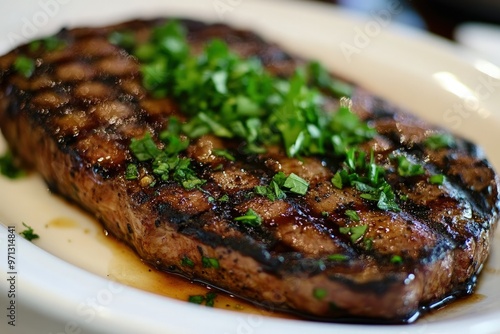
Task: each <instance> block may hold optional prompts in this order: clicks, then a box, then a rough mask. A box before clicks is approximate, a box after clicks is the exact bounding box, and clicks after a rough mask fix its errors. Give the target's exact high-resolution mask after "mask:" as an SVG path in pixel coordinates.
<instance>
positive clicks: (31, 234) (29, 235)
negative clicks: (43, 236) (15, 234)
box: [19, 223, 40, 241]
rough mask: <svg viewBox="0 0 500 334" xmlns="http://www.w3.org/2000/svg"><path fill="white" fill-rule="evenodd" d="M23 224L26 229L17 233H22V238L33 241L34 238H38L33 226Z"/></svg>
mask: <svg viewBox="0 0 500 334" xmlns="http://www.w3.org/2000/svg"><path fill="white" fill-rule="evenodd" d="M23 226H24V227H26V229H25V230H23V231H21V232H19V234H20V235H22V236H23V237H24V239H26V240H28V241H33V240H35V239H38V238H40V236H39V235H38V234H36V233H35V231H34V230H33V228H32V227H31V226H28V225H26V224H25V223H23Z"/></svg>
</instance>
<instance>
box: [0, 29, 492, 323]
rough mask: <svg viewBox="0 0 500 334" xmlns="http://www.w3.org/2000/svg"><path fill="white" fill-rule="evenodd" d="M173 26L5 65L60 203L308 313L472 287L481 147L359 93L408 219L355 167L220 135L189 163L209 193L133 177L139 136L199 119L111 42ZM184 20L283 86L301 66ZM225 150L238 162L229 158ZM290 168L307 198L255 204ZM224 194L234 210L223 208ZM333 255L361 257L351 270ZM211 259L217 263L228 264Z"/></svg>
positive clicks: (252, 295)
mask: <svg viewBox="0 0 500 334" xmlns="http://www.w3.org/2000/svg"><path fill="white" fill-rule="evenodd" d="M161 22H162V20H154V21H132V22H127V23H124V24H120V25H116V26H110V27H104V28H80V29H72V30H62V31H61V32H60V33H59V34H58V37H60V38H61V39H63V40H64V41H65V42H66V46H65V47H64V48H61V49H57V50H52V51H48V50H45V49H44V48H43V47H42V48H37V49H35V50H34V49H33V48H30V46H29V45H25V46H21V47H19V48H17V49H15V50H13V51H12V52H10V53H8V54H7V55H5V56H3V57H1V58H0V126H1V130H2V133H3V135H4V136H5V138H6V140H7V142H8V143H9V146H10V148H11V150H12V151H13V152H14V153H15V154H16V155H17V156H18V157H20V159H21V160H22V161H23V162H24V163H25V164H26V165H28V166H32V167H34V168H35V169H36V170H37V171H39V172H40V174H41V175H42V177H43V178H44V180H45V181H46V182H47V184H48V185H49V187H50V189H51V190H52V191H54V192H55V193H58V194H61V195H62V196H64V197H66V198H68V199H70V200H71V201H74V202H76V203H77V204H79V205H80V206H82V207H83V208H85V209H86V210H88V211H90V212H91V213H93V214H94V215H95V216H96V217H97V218H98V219H99V220H100V221H101V222H102V223H103V224H104V226H105V228H106V229H107V230H108V231H109V232H110V233H112V234H113V235H115V236H116V237H117V238H118V239H120V240H123V241H124V242H126V243H127V244H129V245H130V246H131V247H132V248H133V249H135V250H136V251H137V253H138V254H139V256H140V257H141V258H142V259H144V260H145V261H147V262H149V263H151V264H152V265H154V266H156V267H158V268H161V269H163V270H166V271H173V272H177V273H180V274H182V275H184V276H186V277H188V278H190V279H193V280H198V281H202V282H205V283H208V284H210V285H213V286H216V287H218V288H220V289H223V290H227V291H229V292H231V293H233V294H235V295H238V296H241V297H243V298H247V299H250V300H252V301H255V302H257V303H262V304H265V305H268V306H270V307H272V308H276V309H284V310H290V311H294V312H297V313H299V314H302V315H304V316H306V317H314V318H321V319H325V320H342V319H343V320H345V319H363V320H365V321H408V320H410V319H414V318H415V315H417V314H418V312H419V311H420V310H421V309H422V307H429V306H430V305H433V304H435V303H437V302H439V301H441V300H443V299H444V298H445V297H449V296H458V295H462V294H465V293H470V292H471V291H472V288H473V286H474V283H475V277H476V275H477V274H478V273H479V271H480V269H481V266H482V265H483V263H484V262H485V260H486V258H487V256H488V252H489V249H490V240H491V236H492V232H493V227H494V226H495V222H496V219H497V215H498V209H499V197H498V182H497V176H496V174H495V172H494V171H493V169H492V167H491V166H490V165H489V163H488V162H487V161H486V160H485V158H484V157H482V156H481V154H480V153H479V150H478V149H477V147H476V146H475V145H474V144H472V143H470V142H468V141H466V140H463V139H460V138H456V143H457V145H456V146H455V147H454V148H449V149H439V150H430V149H428V148H427V147H426V146H425V145H424V144H423V142H424V140H425V139H426V138H427V137H428V136H429V134H431V133H444V131H443V130H440V129H437V128H434V127H432V126H430V125H429V124H426V123H425V122H423V121H421V120H419V119H417V118H415V117H413V116H410V115H408V114H407V113H405V112H403V111H401V110H398V109H397V108H395V107H393V106H392V105H391V104H389V103H387V102H384V101H382V100H381V99H378V98H376V97H373V96H372V95H370V94H368V93H366V92H365V91H363V90H362V89H357V90H356V92H355V94H354V96H353V110H354V112H355V113H357V114H358V115H359V116H360V117H361V118H363V119H365V120H367V121H368V122H369V123H370V124H371V125H372V126H373V127H375V128H376V130H377V131H378V135H377V136H376V137H375V138H374V139H372V140H371V141H370V142H368V143H366V144H363V149H364V150H366V151H369V150H370V149H373V150H374V152H375V158H376V160H377V162H378V163H380V164H381V165H383V166H386V167H387V168H388V170H389V173H388V174H387V179H388V182H389V183H390V184H391V185H392V187H393V189H394V190H395V192H396V193H397V194H406V195H407V198H406V199H405V200H404V201H403V200H401V201H400V202H399V203H398V204H399V205H400V207H401V209H402V210H401V212H392V211H382V210H380V209H378V208H377V207H376V205H375V204H373V203H372V202H370V201H367V200H364V199H362V198H361V197H360V196H359V194H360V192H359V191H357V190H356V189H354V188H345V189H342V190H341V189H337V188H336V187H335V186H333V185H332V183H331V181H330V180H331V178H332V177H333V175H334V174H335V172H336V171H337V170H338V169H339V168H340V161H332V160H331V159H327V158H323V157H308V158H304V159H301V160H299V159H293V158H288V157H287V156H286V154H285V153H284V152H283V151H282V150H281V149H279V148H273V147H271V148H269V150H268V152H267V153H265V154H260V155H246V154H243V153H242V151H241V149H240V148H241V145H242V144H243V143H233V142H227V141H224V140H222V139H219V138H215V137H212V136H204V137H201V138H199V139H197V140H195V141H193V142H192V143H191V144H190V146H189V148H188V150H187V151H186V153H185V154H186V156H187V157H189V158H191V159H192V160H193V161H194V168H195V171H196V173H197V174H198V175H199V176H200V177H202V178H203V179H205V180H208V182H207V183H206V184H205V185H204V186H203V187H202V189H194V190H186V189H184V188H183V187H182V186H181V185H179V184H177V183H176V182H174V181H167V182H160V183H158V184H157V185H155V186H154V187H150V186H149V184H148V183H147V182H145V181H147V173H148V171H147V168H146V166H142V167H144V168H142V167H141V168H140V172H141V177H140V178H139V180H127V179H126V178H125V176H124V175H125V168H126V165H127V164H128V163H130V162H132V161H135V160H134V159H135V158H134V157H133V156H132V154H131V152H130V149H129V145H130V142H131V139H132V138H139V137H142V136H143V135H144V134H145V133H146V132H150V133H152V134H153V137H154V138H157V136H158V134H159V132H160V131H161V130H162V129H164V128H165V127H166V123H167V120H168V118H169V117H170V116H173V115H175V116H177V117H179V118H181V119H183V118H184V117H185V116H183V115H182V114H181V113H180V111H179V108H178V107H177V106H176V103H175V102H174V101H172V100H171V99H168V98H166V99H155V98H153V97H152V96H150V95H149V94H148V92H147V91H146V90H145V89H144V88H143V86H142V84H141V75H140V71H139V64H138V62H137V60H136V59H135V58H134V57H133V56H131V55H130V54H128V53H127V52H126V51H125V50H123V49H121V48H119V47H118V46H115V45H113V44H111V43H110V42H108V35H109V33H111V32H113V31H116V30H122V29H127V30H131V31H134V32H135V34H136V36H137V38H147V35H148V32H149V31H150V29H151V28H152V27H153V26H156V25H158V24H160V23H161ZM183 23H184V24H185V26H186V27H187V30H188V38H189V41H190V43H191V44H192V45H193V48H194V49H195V50H196V49H200V48H201V47H202V45H203V44H204V43H205V42H206V41H207V40H208V39H211V38H214V37H216V38H221V39H223V40H225V41H227V43H228V44H229V45H230V47H231V48H232V49H233V50H235V51H236V52H237V53H239V54H241V55H243V56H250V55H256V56H258V57H259V58H260V59H261V60H262V62H263V63H264V64H265V66H266V68H267V69H268V70H269V71H272V72H274V73H276V74H279V75H282V76H287V75H290V74H291V73H292V72H293V70H294V68H295V67H296V65H297V64H298V63H300V60H298V59H296V58H294V57H292V56H290V55H288V54H287V53H285V52H284V51H282V50H281V49H279V48H278V47H277V46H276V45H274V44H269V43H267V42H265V41H263V40H262V39H261V38H259V37H258V36H256V35H255V34H253V33H251V32H248V31H241V30H235V29H232V28H230V27H227V26H225V25H221V24H213V25H207V24H204V23H200V22H194V21H189V20H185V21H183ZM19 55H27V56H29V57H30V58H33V59H36V68H35V70H34V73H33V75H32V76H31V77H30V78H29V79H27V78H26V77H24V76H23V75H22V74H20V73H18V72H16V71H15V70H13V63H14V62H15V59H16V58H17V57H18V56H19ZM217 148H226V149H228V150H229V151H230V152H231V153H232V154H233V155H234V156H235V157H236V160H235V161H230V160H228V159H226V158H224V157H221V156H217V155H215V154H214V149H217ZM392 153H398V154H403V155H405V156H407V157H409V158H411V159H412V161H417V162H419V163H421V164H422V165H423V166H424V168H425V170H426V175H423V176H414V177H410V178H402V177H400V176H398V174H397V173H396V172H395V166H393V162H392V160H391V159H389V156H390V155H391V154H392ZM278 171H283V172H285V173H286V174H289V173H292V172H293V173H295V174H297V175H299V176H300V177H302V178H304V179H306V180H307V181H309V183H310V186H309V191H308V192H307V194H306V195H305V196H289V197H287V198H286V199H284V200H276V201H270V200H269V199H267V198H266V197H259V196H255V195H254V194H253V189H254V187H255V186H257V185H263V184H268V182H269V180H270V179H271V178H272V176H273V175H274V174H275V173H276V172H278ZM429 173H433V174H435V173H442V174H445V175H446V176H447V180H448V181H447V182H446V183H445V184H444V185H435V184H430V183H429V182H428V175H429ZM224 195H227V196H228V198H229V200H228V201H218V200H217V199H220V198H221V197H222V196H224ZM249 208H252V209H253V210H254V211H256V212H257V213H258V214H260V215H261V216H262V217H263V223H262V225H261V226H259V227H248V226H245V225H242V224H240V223H238V222H236V221H235V220H234V218H235V217H238V216H241V215H243V214H244V213H245V212H246V211H247V210H248V209H249ZM346 210H356V211H357V212H358V214H359V217H360V221H359V222H349V221H348V219H347V217H346V215H345V211H346ZM347 224H351V225H350V226H360V225H367V226H368V228H367V232H366V235H365V239H367V240H371V242H372V244H371V245H370V247H367V246H366V245H365V244H363V243H360V242H353V240H351V239H350V238H349V236H348V235H346V234H343V233H340V229H341V228H342V227H344V226H346V225H347ZM333 254H342V255H346V256H347V257H348V260H345V261H338V260H337V261H336V260H334V259H332V257H330V255H333ZM395 256H396V258H397V259H398V260H397V261H394V259H395ZM186 259H189V260H191V261H192V263H190V262H186V261H185V260H186ZM207 259H217V263H218V266H214V265H212V266H210V265H209V264H207V262H206V261H207ZM400 260H401V261H400Z"/></svg>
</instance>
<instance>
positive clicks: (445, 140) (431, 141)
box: [424, 133, 455, 150]
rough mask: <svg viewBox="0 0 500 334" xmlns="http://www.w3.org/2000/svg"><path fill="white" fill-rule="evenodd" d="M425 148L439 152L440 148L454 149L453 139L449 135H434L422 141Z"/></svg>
mask: <svg viewBox="0 0 500 334" xmlns="http://www.w3.org/2000/svg"><path fill="white" fill-rule="evenodd" d="M424 144H425V146H427V147H428V148H430V149H431V150H439V149H442V148H452V147H455V139H454V138H453V136H452V135H451V134H449V133H440V134H434V135H431V136H429V137H427V139H425V141H424Z"/></svg>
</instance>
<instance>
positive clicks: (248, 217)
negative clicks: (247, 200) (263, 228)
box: [234, 209, 262, 227]
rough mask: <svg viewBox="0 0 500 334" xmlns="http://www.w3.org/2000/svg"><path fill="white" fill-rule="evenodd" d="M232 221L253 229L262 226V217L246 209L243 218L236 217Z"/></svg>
mask: <svg viewBox="0 0 500 334" xmlns="http://www.w3.org/2000/svg"><path fill="white" fill-rule="evenodd" d="M234 220H235V221H238V222H241V223H243V224H246V225H249V226H253V227H256V226H260V225H261V224H262V217H261V216H260V215H259V214H258V213H257V212H255V211H254V210H252V209H248V210H247V212H246V213H245V214H244V215H243V216H240V217H236V218H234Z"/></svg>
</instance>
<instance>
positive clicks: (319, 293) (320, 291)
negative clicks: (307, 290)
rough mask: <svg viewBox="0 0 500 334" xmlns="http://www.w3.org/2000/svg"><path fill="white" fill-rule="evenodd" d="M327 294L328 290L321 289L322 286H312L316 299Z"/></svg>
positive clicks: (323, 297)
mask: <svg viewBox="0 0 500 334" xmlns="http://www.w3.org/2000/svg"><path fill="white" fill-rule="evenodd" d="M327 294H328V292H327V291H326V289H323V288H314V289H313V296H314V298H316V299H317V300H322V299H325V297H326V295H327Z"/></svg>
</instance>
